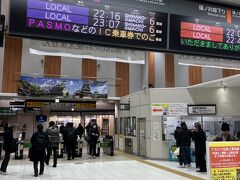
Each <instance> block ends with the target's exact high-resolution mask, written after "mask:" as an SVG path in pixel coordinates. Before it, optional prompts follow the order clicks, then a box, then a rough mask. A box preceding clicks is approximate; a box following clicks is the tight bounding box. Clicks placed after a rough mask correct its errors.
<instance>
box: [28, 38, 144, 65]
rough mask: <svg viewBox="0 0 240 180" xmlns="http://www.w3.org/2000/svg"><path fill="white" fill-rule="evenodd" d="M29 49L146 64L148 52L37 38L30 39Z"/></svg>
mask: <svg viewBox="0 0 240 180" xmlns="http://www.w3.org/2000/svg"><path fill="white" fill-rule="evenodd" d="M29 51H30V53H31V54H38V55H49V56H65V57H74V58H86V59H95V60H103V61H116V62H124V63H133V64H145V57H146V54H145V53H146V52H144V51H136V50H132V49H123V48H112V47H106V46H102V45H86V44H73V43H67V42H54V41H37V40H31V41H30V48H29Z"/></svg>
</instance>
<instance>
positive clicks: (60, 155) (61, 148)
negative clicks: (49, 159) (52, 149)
mask: <svg viewBox="0 0 240 180" xmlns="http://www.w3.org/2000/svg"><path fill="white" fill-rule="evenodd" d="M59 138H60V142H59V144H58V149H57V157H58V158H63V153H64V140H63V136H62V134H59Z"/></svg>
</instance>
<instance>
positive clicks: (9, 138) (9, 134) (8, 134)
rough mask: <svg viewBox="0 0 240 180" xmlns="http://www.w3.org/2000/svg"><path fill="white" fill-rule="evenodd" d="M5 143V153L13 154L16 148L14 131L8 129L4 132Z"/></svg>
mask: <svg viewBox="0 0 240 180" xmlns="http://www.w3.org/2000/svg"><path fill="white" fill-rule="evenodd" d="M3 141H4V144H3V149H4V150H5V151H8V152H12V150H13V148H14V147H13V145H14V139H13V131H12V130H11V129H10V128H8V127H6V128H5V130H4V134H3Z"/></svg>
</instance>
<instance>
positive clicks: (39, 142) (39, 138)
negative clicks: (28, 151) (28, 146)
mask: <svg viewBox="0 0 240 180" xmlns="http://www.w3.org/2000/svg"><path fill="white" fill-rule="evenodd" d="M46 145H47V140H46V134H45V133H41V134H40V133H38V132H37V133H36V140H35V142H34V146H35V148H36V149H38V150H44V149H45V148H46Z"/></svg>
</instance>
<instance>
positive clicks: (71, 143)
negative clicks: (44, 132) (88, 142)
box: [66, 123, 77, 160]
mask: <svg viewBox="0 0 240 180" xmlns="http://www.w3.org/2000/svg"><path fill="white" fill-rule="evenodd" d="M76 143H77V135H76V130H75V128H74V127H73V123H69V124H68V128H67V130H66V146H67V157H68V160H71V158H72V159H74V158H75V154H76Z"/></svg>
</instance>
